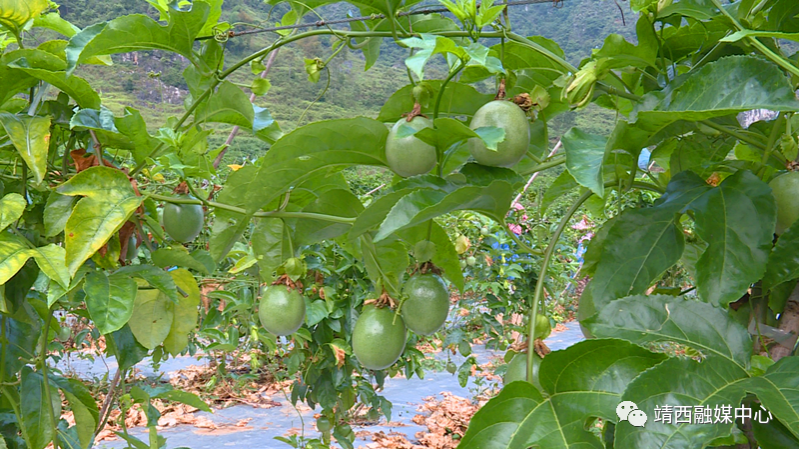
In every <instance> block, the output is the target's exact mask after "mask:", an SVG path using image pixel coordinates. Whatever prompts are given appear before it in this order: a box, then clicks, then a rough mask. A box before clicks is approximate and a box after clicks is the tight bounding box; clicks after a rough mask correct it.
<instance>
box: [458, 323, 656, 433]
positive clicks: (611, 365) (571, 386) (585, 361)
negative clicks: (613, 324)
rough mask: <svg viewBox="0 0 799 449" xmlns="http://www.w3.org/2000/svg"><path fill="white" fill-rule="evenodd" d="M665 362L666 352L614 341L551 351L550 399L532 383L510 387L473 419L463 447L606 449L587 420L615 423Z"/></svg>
mask: <svg viewBox="0 0 799 449" xmlns="http://www.w3.org/2000/svg"><path fill="white" fill-rule="evenodd" d="M663 359H665V356H664V355H662V354H655V353H652V352H649V351H647V350H646V349H643V348H641V347H639V346H635V345H632V344H630V343H627V342H625V341H622V340H612V339H608V340H588V341H584V342H581V343H577V344H576V345H574V346H571V347H570V348H568V349H565V350H562V351H555V352H552V353H551V354H549V355H548V356H547V357H545V358H544V360H543V361H542V362H541V367H540V369H539V376H540V380H541V386H542V388H543V389H544V392H545V393H546V394H548V397H544V396H543V395H542V394H541V392H539V391H538V390H537V389H536V388H535V387H534V386H533V385H532V384H530V383H528V382H512V383H510V384H508V385H506V386H505V388H503V389H502V392H501V393H500V394H499V395H498V396H496V397H495V398H493V399H491V400H490V401H488V403H487V404H486V405H485V406H483V407H482V408H481V409H480V410H479V411H478V412H477V413H476V414H475V415H474V417H473V418H472V421H471V424H470V425H469V429H468V430H467V432H466V435H464V437H463V440H462V441H461V443H460V445H459V446H458V447H459V448H461V449H472V448H474V449H506V448H507V449H519V448H527V447H531V446H534V447H541V448H547V449H549V448H552V449H559V448H564V449H566V448H577V447H579V448H597V449H600V448H604V447H605V446H604V444H602V442H601V441H600V440H599V438H598V437H597V435H596V434H594V433H593V432H591V431H589V430H586V422H588V421H590V420H591V419H593V418H603V419H605V420H608V421H610V422H615V421H616V420H617V418H616V406H617V405H618V404H619V402H621V395H622V393H623V392H624V390H625V389H626V388H627V385H628V384H629V383H630V382H631V381H632V380H633V379H635V378H636V377H637V376H638V375H639V374H640V373H641V372H643V371H645V370H647V369H649V368H651V367H653V366H655V365H656V364H658V363H660V362H662V361H663ZM586 373H593V374H592V375H586ZM641 447H651V446H641Z"/></svg>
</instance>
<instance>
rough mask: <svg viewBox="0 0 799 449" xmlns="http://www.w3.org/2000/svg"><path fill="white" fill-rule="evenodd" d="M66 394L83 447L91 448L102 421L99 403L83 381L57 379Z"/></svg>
mask: <svg viewBox="0 0 799 449" xmlns="http://www.w3.org/2000/svg"><path fill="white" fill-rule="evenodd" d="M54 380H55V382H57V383H58V386H59V387H60V388H61V391H62V392H64V396H65V397H66V398H67V401H68V402H69V407H70V408H71V409H72V413H73V414H74V416H75V427H76V432H77V435H78V439H79V440H80V446H81V447H89V446H90V445H91V444H92V443H93V442H94V429H96V428H97V422H98V421H99V420H100V417H99V415H100V413H99V410H98V409H97V401H96V400H95V399H94V397H93V396H92V393H91V392H90V391H89V389H88V388H86V386H85V385H83V383H81V381H79V380H77V379H66V378H63V377H57V378H55V379H54Z"/></svg>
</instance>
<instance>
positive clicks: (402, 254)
mask: <svg viewBox="0 0 799 449" xmlns="http://www.w3.org/2000/svg"><path fill="white" fill-rule="evenodd" d="M360 243H361V247H362V248H361V250H362V252H363V259H364V266H365V267H366V272H367V273H368V274H369V279H371V280H372V282H373V283H375V285H376V286H378V287H379V286H380V285H382V286H383V287H384V288H385V289H386V290H387V291H388V293H389V295H391V297H392V298H399V297H400V294H401V292H402V286H401V284H400V280H402V277H403V275H404V274H405V270H406V269H407V268H408V265H409V264H410V260H409V258H408V250H407V248H405V245H403V244H402V242H401V241H399V240H397V239H394V238H391V239H386V240H383V241H382V242H377V243H375V242H374V241H372V239H371V238H370V237H369V235H368V234H367V235H364V236H361V238H360ZM376 291H380V289H379V288H377V289H376Z"/></svg>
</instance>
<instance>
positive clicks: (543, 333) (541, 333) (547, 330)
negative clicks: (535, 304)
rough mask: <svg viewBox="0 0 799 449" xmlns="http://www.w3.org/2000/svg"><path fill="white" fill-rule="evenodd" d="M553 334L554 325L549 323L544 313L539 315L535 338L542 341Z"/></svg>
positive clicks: (536, 319) (536, 320)
mask: <svg viewBox="0 0 799 449" xmlns="http://www.w3.org/2000/svg"><path fill="white" fill-rule="evenodd" d="M551 333H552V324H551V323H550V322H549V318H547V316H546V315H544V314H543V313H539V314H538V315H536V316H535V338H540V339H541V340H543V339H545V338H547V337H549V334H551Z"/></svg>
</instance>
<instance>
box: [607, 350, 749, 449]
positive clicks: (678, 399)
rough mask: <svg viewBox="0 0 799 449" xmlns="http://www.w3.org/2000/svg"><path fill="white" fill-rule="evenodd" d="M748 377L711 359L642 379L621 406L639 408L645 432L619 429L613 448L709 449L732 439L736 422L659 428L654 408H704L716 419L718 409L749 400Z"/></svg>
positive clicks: (680, 363) (672, 362)
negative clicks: (627, 404) (721, 440)
mask: <svg viewBox="0 0 799 449" xmlns="http://www.w3.org/2000/svg"><path fill="white" fill-rule="evenodd" d="M747 377H748V374H747V373H746V371H745V370H744V369H743V368H741V367H740V366H738V365H736V364H735V363H732V362H730V361H729V360H728V359H725V358H721V357H715V356H709V357H707V358H705V359H704V360H702V361H701V362H697V361H695V360H693V359H690V358H682V357H674V358H671V359H669V360H666V361H665V362H663V363H661V364H660V365H658V366H656V367H654V368H652V369H651V370H649V371H646V372H644V373H642V374H641V375H640V376H638V378H636V379H635V380H633V381H632V382H631V383H630V384H629V386H628V388H627V390H626V391H625V392H624V395H623V396H622V398H621V400H624V401H632V402H634V403H635V404H636V405H637V406H638V409H639V410H642V411H643V412H644V413H646V415H647V418H648V419H647V421H646V427H633V426H632V425H631V424H629V423H618V425H617V426H616V434H615V446H614V447H616V448H618V449H632V448H643V447H659V448H664V449H676V448H685V447H706V446H708V445H709V443H710V442H711V441H713V440H715V439H716V438H722V437H726V436H728V435H730V433H731V432H732V428H733V424H732V422H728V423H721V422H716V421H715V419H714V420H713V423H712V424H709V423H696V424H694V421H693V420H692V421H691V423H680V424H677V423H674V422H673V420H672V422H671V423H667V422H656V421H655V416H656V415H655V407H663V406H666V405H668V406H671V407H690V408H691V410H692V411H693V409H694V407H697V406H703V407H710V410H711V413H712V412H713V410H714V409H715V408H716V406H718V407H722V406H725V407H730V406H731V407H732V408H733V409H734V408H736V407H738V406H739V404H740V403H741V400H742V399H743V397H744V393H745V392H744V390H743V389H742V388H741V381H742V380H745V379H746V378H747ZM730 413H731V414H733V410H731V411H730ZM672 415H673V412H672ZM732 417H734V415H733V416H732Z"/></svg>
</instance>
